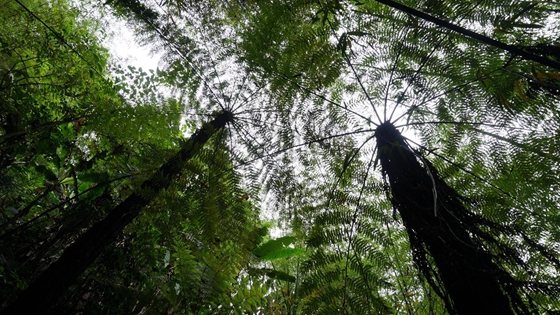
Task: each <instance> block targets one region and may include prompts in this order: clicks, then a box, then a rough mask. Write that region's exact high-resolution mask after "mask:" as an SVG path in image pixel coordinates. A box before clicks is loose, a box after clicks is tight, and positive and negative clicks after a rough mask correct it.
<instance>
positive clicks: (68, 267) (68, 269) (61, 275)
mask: <svg viewBox="0 0 560 315" xmlns="http://www.w3.org/2000/svg"><path fill="white" fill-rule="evenodd" d="M231 119H232V116H231V113H229V112H224V113H221V114H219V115H217V116H216V117H215V118H214V120H212V121H211V122H207V123H205V124H204V125H203V126H202V127H201V128H200V129H198V130H197V131H196V133H194V134H193V135H192V136H191V137H190V139H189V140H188V141H187V142H186V144H185V145H184V146H183V148H182V149H181V150H180V151H179V152H178V153H177V154H176V155H175V156H174V157H173V158H171V159H170V160H169V161H167V162H166V163H165V164H163V165H162V166H161V167H160V168H159V170H158V171H157V172H156V173H155V174H154V175H153V176H152V177H151V178H150V179H148V180H146V181H145V182H144V183H143V184H142V185H141V188H140V189H139V190H138V191H136V192H134V193H133V194H131V195H130V196H129V197H128V198H126V199H125V200H124V201H123V202H122V203H120V204H119V205H118V206H116V207H115V208H114V209H113V210H112V211H111V212H110V213H109V215H108V216H107V217H106V218H105V219H103V220H101V221H100V222H98V223H96V224H94V225H93V226H92V227H91V228H90V229H89V230H88V231H87V232H86V233H84V234H83V235H82V236H81V237H80V238H79V239H78V240H77V241H76V242H74V243H73V244H72V245H70V246H69V247H68V248H67V249H66V250H65V251H64V253H63V254H62V255H61V256H60V258H59V259H58V260H57V261H55V262H54V263H52V264H51V265H50V266H49V267H48V268H47V269H46V270H45V271H44V272H43V273H42V274H41V275H40V276H39V277H38V278H37V279H36V280H35V281H34V282H33V283H31V285H30V286H29V287H28V288H27V289H26V290H25V291H24V292H23V293H22V294H21V295H20V296H19V297H18V299H17V300H15V301H14V302H13V303H11V304H10V305H8V307H7V308H6V309H4V311H3V312H2V313H1V314H2V315H11V314H13V315H15V314H43V313H45V311H47V310H48V309H49V308H50V307H51V306H53V305H54V304H55V303H56V302H57V301H58V300H59V298H60V297H61V296H62V295H63V294H64V293H65V292H66V290H67V289H68V288H69V287H70V286H71V285H72V284H73V283H74V282H75V281H76V279H77V278H78V277H79V276H80V275H81V274H82V273H83V272H84V271H85V270H86V269H87V268H88V267H89V266H90V265H91V264H92V263H93V262H94V261H95V259H96V258H97V257H98V256H99V255H100V254H101V252H102V251H103V249H105V248H106V247H107V246H108V245H109V244H111V243H112V242H113V241H115V239H116V238H117V237H118V236H119V234H120V233H121V232H122V231H123V229H124V228H125V227H126V225H128V224H129V223H130V222H131V221H132V220H133V219H134V218H135V217H137V216H138V214H139V213H140V212H141V210H142V209H143V208H144V207H145V206H146V205H148V204H149V203H150V201H152V200H153V199H154V198H155V197H156V196H157V194H158V193H159V192H160V191H161V190H163V189H165V188H166V187H168V186H169V184H170V183H171V181H172V179H173V177H174V176H175V175H177V174H178V173H180V172H181V170H182V167H183V165H184V163H185V162H186V161H188V160H189V159H190V158H191V157H192V156H193V155H194V154H196V153H197V152H198V151H199V150H200V148H201V147H202V146H203V145H204V144H205V143H206V142H207V141H208V139H209V138H210V137H211V136H212V135H213V134H214V133H216V132H217V131H218V130H220V129H222V128H223V127H224V126H225V125H226V123H228V122H229V121H231Z"/></svg>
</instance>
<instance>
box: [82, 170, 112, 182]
mask: <svg viewBox="0 0 560 315" xmlns="http://www.w3.org/2000/svg"><path fill="white" fill-rule="evenodd" d="M78 179H79V180H81V181H82V182H86V183H101V182H105V181H107V180H109V174H107V173H106V172H104V173H86V174H80V175H78Z"/></svg>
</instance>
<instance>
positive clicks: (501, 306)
mask: <svg viewBox="0 0 560 315" xmlns="http://www.w3.org/2000/svg"><path fill="white" fill-rule="evenodd" d="M375 136H376V139H377V147H378V156H379V159H380V163H381V167H382V170H383V174H384V176H386V178H387V179H388V182H389V186H390V193H389V194H390V199H391V203H392V204H393V207H394V208H395V209H396V210H397V211H399V214H400V216H401V218H402V220H403V223H404V225H405V227H406V230H407V232H408V236H409V239H410V244H411V250H412V254H413V257H414V260H415V262H416V264H417V266H418V268H419V269H420V270H421V272H422V273H423V274H424V276H425V277H426V278H427V280H428V281H429V282H430V284H431V285H432V287H433V288H434V290H435V291H436V292H438V294H440V296H441V297H442V298H443V299H444V300H445V301H446V305H447V309H448V311H449V313H450V314H459V315H474V314H477V315H483V314H488V315H491V314H492V315H495V314H500V315H508V314H514V312H513V310H512V306H510V302H511V301H510V299H508V297H507V295H506V294H505V293H504V291H503V289H504V288H506V287H507V286H508V284H511V283H512V279H511V277H510V276H509V274H508V273H507V272H505V271H504V270H503V268H501V267H500V266H498V265H497V264H495V263H494V262H493V261H492V258H491V255H490V254H489V253H488V252H487V251H486V250H485V249H483V248H482V246H481V245H480V243H479V242H477V241H476V239H473V237H472V235H471V231H472V230H471V229H469V226H470V225H471V224H472V223H473V222H469V212H468V210H467V209H466V208H465V206H464V205H463V203H462V202H461V197H460V196H459V195H458V194H457V192H455V191H454V190H453V189H452V188H451V187H449V186H448V185H447V184H446V183H445V182H444V181H443V180H442V179H440V177H439V175H438V174H437V171H436V170H435V168H434V167H433V166H432V165H431V164H430V163H429V162H428V161H426V160H425V159H424V158H423V157H421V156H420V155H419V154H418V153H414V152H413V151H412V150H411V149H410V147H409V146H408V145H407V144H406V143H405V142H404V138H403V137H402V135H401V134H400V133H399V131H398V130H397V129H396V128H395V127H394V126H393V125H392V124H391V123H388V122H386V123H384V124H382V125H380V126H379V127H378V128H377V130H376V135H375ZM421 162H422V163H421ZM422 164H423V165H422ZM434 202H435V203H436V205H435V206H434ZM434 264H435V267H434V266H433V265H434ZM506 289H507V288H506ZM508 294H509V291H508Z"/></svg>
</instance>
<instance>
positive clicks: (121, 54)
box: [104, 19, 162, 71]
mask: <svg viewBox="0 0 560 315" xmlns="http://www.w3.org/2000/svg"><path fill="white" fill-rule="evenodd" d="M109 25H110V27H111V33H113V36H112V38H109V39H108V40H107V41H106V42H105V43H104V45H105V47H107V48H108V49H109V53H110V54H111V56H112V58H116V59H118V60H120V61H121V62H120V63H121V64H122V65H123V66H128V65H130V66H134V67H137V68H140V67H141V68H142V70H144V71H146V70H148V69H154V70H155V69H156V68H157V66H158V62H159V60H160V58H161V55H162V53H160V54H156V55H154V54H153V53H152V52H151V51H150V48H149V47H147V46H144V47H142V46H140V45H138V43H137V42H136V40H135V38H134V33H133V31H132V30H131V29H130V25H128V24H127V23H126V22H124V21H117V20H116V19H113V21H110V24H109Z"/></svg>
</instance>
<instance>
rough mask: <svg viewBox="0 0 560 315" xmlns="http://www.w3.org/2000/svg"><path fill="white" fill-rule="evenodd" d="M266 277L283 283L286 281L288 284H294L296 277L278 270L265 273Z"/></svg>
mask: <svg viewBox="0 0 560 315" xmlns="http://www.w3.org/2000/svg"><path fill="white" fill-rule="evenodd" d="M266 275H267V276H268V277H269V278H272V279H277V280H284V281H288V282H296V277H294V276H291V275H289V274H287V273H285V272H282V271H278V270H271V271H267V272H266Z"/></svg>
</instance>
